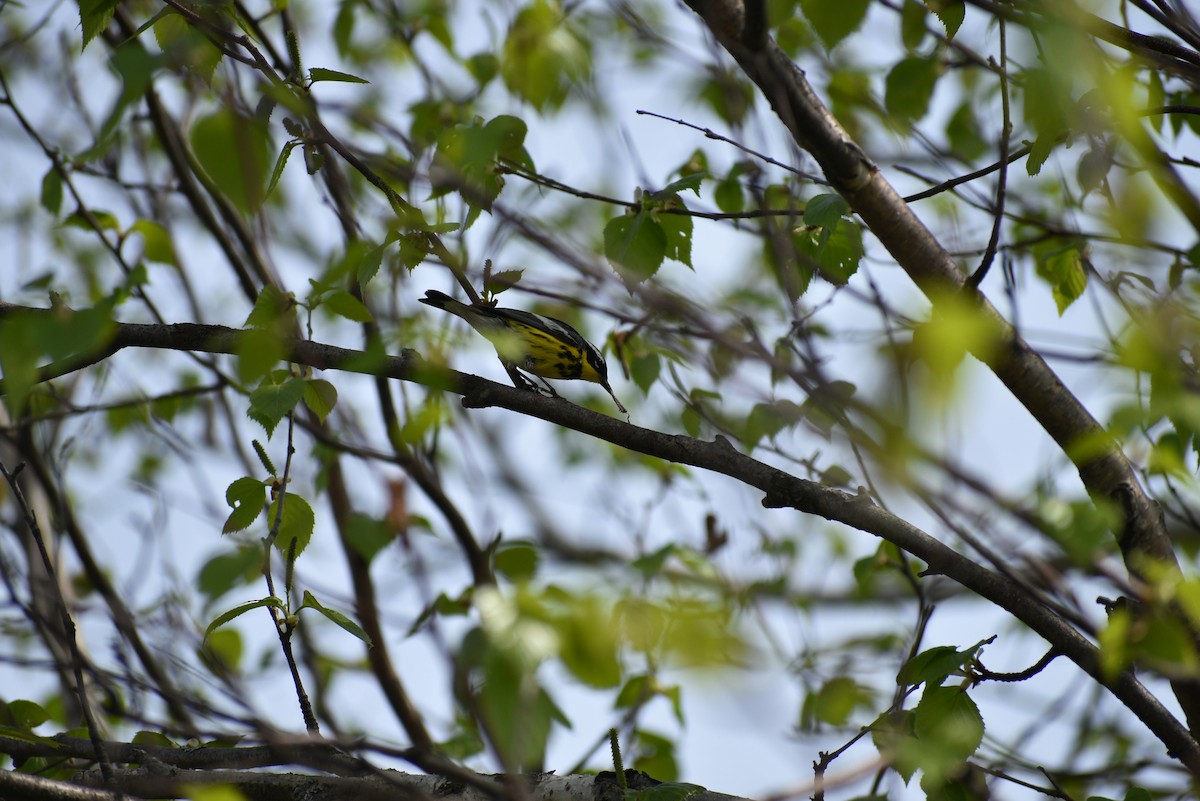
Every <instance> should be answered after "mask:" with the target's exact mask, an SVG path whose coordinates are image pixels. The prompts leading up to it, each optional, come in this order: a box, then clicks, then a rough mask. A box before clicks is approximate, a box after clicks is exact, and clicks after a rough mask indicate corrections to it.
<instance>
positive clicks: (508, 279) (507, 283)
mask: <svg viewBox="0 0 1200 801" xmlns="http://www.w3.org/2000/svg"><path fill="white" fill-rule="evenodd" d="M523 275H525V271H524V270H502V271H500V272H498V273H492V274H491V275H489V276H488V278H487V281H485V282H484V285H483V288H484V291H486V292H488V293H489V294H492V295H499V294H500V293H501V292H504V291H505V290H507V289H512V288H513V287H514V286H516V285H517V284H518V283H520V281H521V276H523Z"/></svg>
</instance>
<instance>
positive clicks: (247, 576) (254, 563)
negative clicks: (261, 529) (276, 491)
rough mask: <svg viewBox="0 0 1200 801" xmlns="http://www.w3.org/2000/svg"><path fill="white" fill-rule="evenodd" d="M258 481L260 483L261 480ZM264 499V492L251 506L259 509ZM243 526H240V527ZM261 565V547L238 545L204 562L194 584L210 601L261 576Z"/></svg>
mask: <svg viewBox="0 0 1200 801" xmlns="http://www.w3.org/2000/svg"><path fill="white" fill-rule="evenodd" d="M258 483H259V484H261V482H258ZM265 501H266V496H265V494H264V497H263V500H262V501H260V502H259V503H258V505H257V507H252V508H257V509H259V510H260V511H261V509H262V504H263V503H264V502H265ZM256 516H257V515H256ZM250 522H253V520H252V521H250ZM246 525H247V526H248V525H250V524H249V523H247V524H246ZM245 527H246V526H242V528H245ZM262 566H263V551H262V548H255V547H250V546H240V547H238V548H235V549H233V550H231V551H226V552H223V553H219V554H217V555H216V556H214V557H212V558H211V559H209V560H208V561H207V562H205V563H204V567H202V568H200V574H199V576H198V577H197V580H196V584H197V586H198V587H199V588H200V592H202V593H204V595H205V596H207V598H208V601H209V602H212V601H215V600H216V599H218V598H220V597H221V596H222V595H224V594H225V593H227V592H229V591H230V590H232V589H233V588H235V587H239V586H242V585H245V584H248V583H249V582H250V581H252V580H253V579H254V577H255V576H261V575H262Z"/></svg>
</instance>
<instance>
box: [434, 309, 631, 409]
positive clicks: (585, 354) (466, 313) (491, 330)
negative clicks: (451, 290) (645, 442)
mask: <svg viewBox="0 0 1200 801" xmlns="http://www.w3.org/2000/svg"><path fill="white" fill-rule="evenodd" d="M418 300H420V301H421V302H422V303H424V304H425V305H427V306H433V307H434V308H435V309H441V310H442V311H448V312H450V313H451V314H456V315H458V316H459V317H461V318H463V319H464V320H466V321H467V322H468V323H470V324H471V327H472V328H474V329H475V330H476V331H478V332H479V333H481V334H483V335H484V336H485V337H487V338H488V340H489V341H491V343H492V344H493V345H495V346H496V353H497V354H498V355H499V356H500V361H502V362H504V366H505V367H507V368H509V370H510V373H511V372H512V371H513V370H514V369H520V370H524V371H526V372H528V373H532V374H533V375H535V376H537V377H538V378H541V379H543V381H542V383H543V384H546V382H545V380H544V379H547V378H556V379H558V378H582V379H583V380H584V381H591V382H593V383H595V384H599V385H600V386H602V387H604V388H605V389H606V390H608V394H609V395H612V399H613V401H614V402H615V403H616V404H617V408H618V409H620V410H621V411H622V412H625V413H626V414H628V411H627V410H626V409H625V407H624V406H622V405H621V401H619V400H617V395H616V393H614V392H613V390H612V387H610V386H609V385H608V365H607V364H605V363H604V357H603V356H601V355H600V351H599V350H597V349H596V346H595V345H593V344H592V343H590V342H588V341H587V340H586V339H584V338H583V335H582V334H580V333H579V332H578V331H576V330H575V329H574V328H572V327H571V326H569V325H567V324H566V323H564V322H563V321H562V320H556V319H554V318H553V317H545V316H543V315H541V314H534V313H532V312H527V311H518V310H517V309H503V308H499V307H496V306H490V305H487V304H483V303H479V304H470V305H468V304H466V303H463V302H462V301H458V300H455V299H454V298H452V297H450V296H449V295H447V294H445V293H444V292H438V291H437V290H435V289H430V290H428V291H426V292H425V297H423V298H418ZM516 375H517V376H520V373H517V374H516ZM514 380H515V378H514ZM527 383H528V382H527ZM529 386H531V387H532V386H533V385H532V384H529ZM546 388H547V389H549V390H550V393H551V394H552V395H557V394H558V393H556V392H555V391H554V388H553V387H551V386H550V385H549V384H546Z"/></svg>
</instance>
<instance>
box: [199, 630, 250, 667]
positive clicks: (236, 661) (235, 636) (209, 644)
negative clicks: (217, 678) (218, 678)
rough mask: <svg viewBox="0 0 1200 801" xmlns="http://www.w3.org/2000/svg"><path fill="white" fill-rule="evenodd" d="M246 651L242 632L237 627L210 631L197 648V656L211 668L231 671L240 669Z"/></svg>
mask: <svg viewBox="0 0 1200 801" xmlns="http://www.w3.org/2000/svg"><path fill="white" fill-rule="evenodd" d="M245 652H246V644H245V642H244V641H243V640H242V635H241V632H239V631H238V630H237V629H218V630H217V631H212V632H209V633H208V635H207V636H206V637H205V639H204V642H203V643H202V644H201V646H200V648H199V649H197V656H199V657H200V659H201V661H202V662H203V663H204V665H205V667H207V668H208V669H209V670H212V671H214V672H217V673H229V672H232V671H235V670H237V669H238V667H239V666H240V665H241V663H242V656H243V655H244V654H245Z"/></svg>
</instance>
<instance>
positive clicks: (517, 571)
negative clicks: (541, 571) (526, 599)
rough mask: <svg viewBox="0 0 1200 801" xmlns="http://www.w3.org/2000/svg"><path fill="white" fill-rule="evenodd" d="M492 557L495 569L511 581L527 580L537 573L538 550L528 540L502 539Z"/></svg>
mask: <svg viewBox="0 0 1200 801" xmlns="http://www.w3.org/2000/svg"><path fill="white" fill-rule="evenodd" d="M493 559H494V564H495V566H496V570H497V571H498V572H500V573H502V574H504V575H505V576H507V577H508V578H510V579H512V580H513V581H528V580H529V579H531V578H533V577H534V575H535V574H536V573H537V567H538V559H539V555H538V551H537V549H536V548H534V547H533V546H532V545H531V544H530V543H528V542H520V541H513V540H507V541H502V542H501V543H500V544H499V546H497V548H496V554H495V556H494V557H493Z"/></svg>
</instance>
